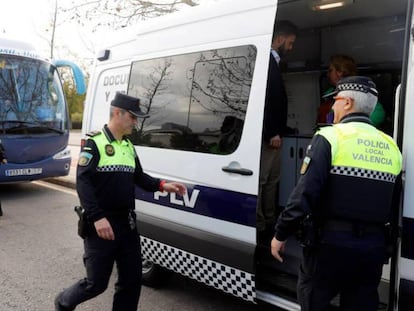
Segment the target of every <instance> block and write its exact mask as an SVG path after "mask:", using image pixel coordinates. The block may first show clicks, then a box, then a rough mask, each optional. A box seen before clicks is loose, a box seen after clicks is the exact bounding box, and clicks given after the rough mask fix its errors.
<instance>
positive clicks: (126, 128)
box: [55, 93, 186, 311]
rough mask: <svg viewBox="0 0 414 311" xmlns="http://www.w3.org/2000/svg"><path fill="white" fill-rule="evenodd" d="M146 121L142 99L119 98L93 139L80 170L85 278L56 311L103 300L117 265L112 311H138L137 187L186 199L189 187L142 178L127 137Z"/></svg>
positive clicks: (81, 159) (61, 299)
mask: <svg viewBox="0 0 414 311" xmlns="http://www.w3.org/2000/svg"><path fill="white" fill-rule="evenodd" d="M144 117H148V115H145V114H144V113H143V112H142V111H141V109H140V106H139V99H137V98H134V97H131V96H128V95H125V94H122V93H116V95H115V98H114V100H113V101H112V102H111V107H110V119H109V123H108V124H107V125H105V126H104V127H103V129H102V131H99V132H94V133H91V134H89V138H88V140H87V141H86V144H85V145H84V146H83V147H82V150H81V153H80V156H79V162H78V167H77V180H76V181H77V191H78V195H79V199H80V202H81V205H82V207H83V208H84V210H85V212H84V213H85V216H86V219H87V220H88V222H89V223H90V232H89V234H87V236H86V237H85V239H84V247H85V255H84V265H85V268H86V277H85V278H84V279H82V280H80V281H78V282H77V283H75V284H73V285H72V286H71V287H69V288H67V289H66V290H64V291H63V292H61V293H60V294H58V295H57V296H56V298H55V308H56V310H57V311H66V310H74V309H75V307H76V306H77V305H78V304H80V303H82V302H84V301H86V300H89V299H91V298H93V297H95V296H97V295H99V294H101V293H102V292H103V291H105V289H106V288H107V286H108V281H109V278H110V275H111V272H112V268H113V265H114V263H115V262H116V267H117V270H118V281H117V283H116V287H115V294H114V298H113V305H112V310H113V311H136V310H137V306H138V300H139V295H140V290H141V276H142V271H141V270H142V266H141V255H140V254H141V248H140V238H139V234H138V232H137V228H136V227H135V217H136V216H135V213H134V209H135V185H137V186H139V187H141V188H142V189H144V190H146V191H151V192H155V191H167V192H174V193H177V194H179V195H183V194H184V193H185V192H186V187H185V186H184V185H183V184H180V183H177V182H166V181H164V180H160V179H157V178H153V177H151V176H149V175H148V174H146V173H144V172H143V170H142V167H141V164H140V161H139V159H138V156H137V154H136V152H135V148H134V145H133V144H132V143H131V141H130V140H129V139H128V138H126V137H125V135H128V134H131V132H132V130H133V128H135V127H136V126H137V123H138V118H144Z"/></svg>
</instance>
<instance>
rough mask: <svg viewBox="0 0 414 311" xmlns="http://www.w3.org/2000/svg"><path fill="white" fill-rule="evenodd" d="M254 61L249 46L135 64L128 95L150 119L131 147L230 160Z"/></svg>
mask: <svg viewBox="0 0 414 311" xmlns="http://www.w3.org/2000/svg"><path fill="white" fill-rule="evenodd" d="M255 60H256V48H255V47H254V46H252V45H246V46H237V47H231V48H225V49H215V50H208V51H201V52H197V53H189V54H183V55H175V56H168V57H162V58H154V59H147V60H142V61H137V62H134V63H133V64H132V69H131V75H130V81H129V85H128V94H129V95H132V96H136V97H139V98H140V99H141V105H142V109H143V111H144V112H147V113H148V114H149V115H150V117H149V118H147V119H144V120H142V122H140V124H139V127H138V129H137V130H136V131H135V132H134V133H133V134H132V136H131V139H132V141H133V143H134V144H136V145H141V146H150V147H157V148H169V149H178V150H187V151H195V152H203V153H214V154H230V153H232V152H234V151H235V150H236V149H237V147H238V145H239V142H240V138H241V135H242V131H243V125H244V119H245V114H246V110H247V104H248V101H249V95H250V88H251V83H252V78H253V71H254V65H255Z"/></svg>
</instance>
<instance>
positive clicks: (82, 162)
mask: <svg viewBox="0 0 414 311" xmlns="http://www.w3.org/2000/svg"><path fill="white" fill-rule="evenodd" d="M92 157H93V156H92V154H90V153H89V152H84V151H82V152H81V153H80V154H79V160H78V165H79V166H87V165H88V164H89V163H90V162H91V160H92Z"/></svg>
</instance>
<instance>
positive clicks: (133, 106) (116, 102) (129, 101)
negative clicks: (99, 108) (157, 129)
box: [111, 92, 149, 118]
mask: <svg viewBox="0 0 414 311" xmlns="http://www.w3.org/2000/svg"><path fill="white" fill-rule="evenodd" d="M139 105H140V101H139V98H136V97H132V96H129V95H126V94H123V93H120V92H117V93H116V94H115V98H114V99H113V100H112V101H111V106H114V107H118V108H122V109H124V110H126V111H128V112H129V113H131V114H133V115H134V116H136V117H139V118H147V117H149V115H148V114H145V113H143V112H142V110H141V108H140V107H139Z"/></svg>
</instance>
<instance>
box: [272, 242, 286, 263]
mask: <svg viewBox="0 0 414 311" xmlns="http://www.w3.org/2000/svg"><path fill="white" fill-rule="evenodd" d="M285 243H286V241H284V242H282V241H279V240H277V239H276V238H273V239H272V242H271V243H270V248H271V252H272V255H273V257H275V258H276V259H277V260H279V261H280V262H283V258H282V257H281V256H280V252H283V251H285Z"/></svg>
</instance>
